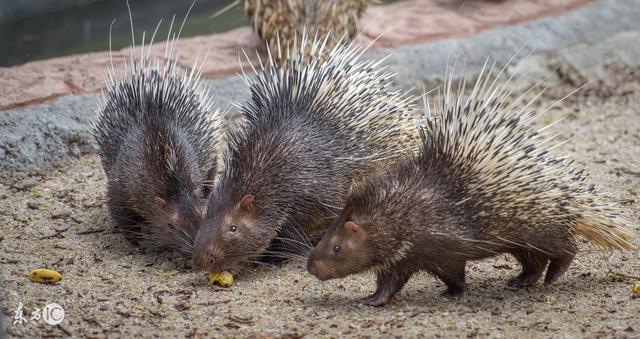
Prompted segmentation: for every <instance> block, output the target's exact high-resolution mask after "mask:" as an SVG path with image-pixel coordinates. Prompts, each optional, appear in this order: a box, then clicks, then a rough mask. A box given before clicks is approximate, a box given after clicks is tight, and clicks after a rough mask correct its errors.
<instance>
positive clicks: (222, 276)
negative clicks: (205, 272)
mask: <svg viewBox="0 0 640 339" xmlns="http://www.w3.org/2000/svg"><path fill="white" fill-rule="evenodd" d="M215 283H217V284H218V285H220V286H222V287H229V286H231V284H233V276H232V275H231V273H229V272H227V271H224V272H209V285H213V284H215Z"/></svg>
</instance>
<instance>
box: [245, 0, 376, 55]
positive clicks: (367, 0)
mask: <svg viewBox="0 0 640 339" xmlns="http://www.w3.org/2000/svg"><path fill="white" fill-rule="evenodd" d="M377 2H378V1H377V0H331V1H316V0H244V11H245V13H246V14H247V17H248V18H249V19H250V20H251V25H252V27H253V30H254V31H256V32H257V34H258V36H259V37H260V39H262V40H263V41H265V42H266V44H267V46H268V47H269V48H270V49H271V51H272V52H274V51H277V50H278V49H279V48H280V46H291V45H293V44H294V43H299V41H295V40H296V39H299V38H300V37H301V36H302V33H303V31H305V30H306V31H307V32H317V33H318V35H319V36H326V35H329V34H330V36H331V37H330V38H329V39H328V41H327V44H328V45H327V48H328V49H332V48H333V46H335V45H336V44H337V43H338V41H340V40H341V39H343V40H350V39H352V38H353V37H354V36H355V35H356V33H357V30H358V20H359V19H360V16H361V15H362V13H363V12H364V11H365V9H366V8H367V7H368V6H370V5H371V4H373V3H377Z"/></svg>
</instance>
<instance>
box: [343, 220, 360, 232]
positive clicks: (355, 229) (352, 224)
mask: <svg viewBox="0 0 640 339" xmlns="http://www.w3.org/2000/svg"><path fill="white" fill-rule="evenodd" d="M344 228H346V229H348V230H349V231H351V232H354V233H358V232H362V228H361V227H360V225H358V224H356V223H355V222H353V221H347V222H345V223H344Z"/></svg>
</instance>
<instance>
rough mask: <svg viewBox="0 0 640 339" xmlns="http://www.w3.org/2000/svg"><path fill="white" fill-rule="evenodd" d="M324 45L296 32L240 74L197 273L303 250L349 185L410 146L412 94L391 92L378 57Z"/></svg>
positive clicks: (414, 142) (198, 245)
mask: <svg viewBox="0 0 640 339" xmlns="http://www.w3.org/2000/svg"><path fill="white" fill-rule="evenodd" d="M327 39H328V37H325V38H324V39H319V38H316V39H313V41H310V40H308V38H307V36H306V35H303V37H302V39H301V43H300V45H294V46H293V47H292V48H291V49H289V55H287V57H286V58H270V61H269V63H270V65H269V67H266V68H263V69H262V70H261V71H259V72H257V74H256V77H255V78H254V77H249V76H246V77H245V81H246V82H247V84H248V86H249V89H250V93H251V98H250V100H249V101H248V102H247V103H245V104H244V105H243V106H242V107H241V111H242V112H243V114H244V118H245V122H244V128H243V129H241V130H238V131H231V132H230V133H229V134H228V135H227V137H226V140H228V152H227V154H225V155H224V162H225V165H224V171H223V172H222V174H221V176H220V178H219V181H218V183H217V185H216V187H215V188H214V192H213V194H212V197H213V199H212V200H211V201H212V203H211V204H210V205H209V206H208V211H207V215H206V217H205V220H204V222H203V224H202V227H201V228H200V231H199V232H198V235H197V237H196V242H195V247H194V256H193V262H194V265H195V266H196V267H199V268H201V269H204V270H207V271H223V270H230V271H232V272H237V271H238V270H239V269H241V267H242V266H243V265H244V264H245V263H246V262H248V261H254V260H256V258H257V257H258V256H260V255H261V254H263V253H265V250H266V249H267V248H268V247H269V245H270V244H271V245H274V246H275V245H277V244H272V242H273V241H274V240H278V241H281V245H283V246H284V245H287V244H290V245H293V246H292V247H296V245H295V244H299V245H300V244H301V243H302V244H303V245H301V246H304V245H307V246H309V245H310V244H309V242H314V241H315V240H317V239H318V238H319V237H320V236H321V234H322V232H324V230H325V229H326V227H327V226H328V225H329V224H330V223H331V220H332V217H333V215H334V214H333V213H334V212H333V211H332V208H334V207H335V206H339V205H341V204H342V203H343V198H344V197H345V194H346V193H347V192H348V188H349V186H350V185H351V183H352V181H353V180H355V179H358V178H360V177H362V176H364V175H367V174H369V173H371V172H373V171H376V170H378V169H383V168H384V167H385V166H386V165H389V164H392V163H393V162H394V161H395V159H396V158H397V157H398V156H400V155H403V154H405V153H406V152H408V151H410V150H414V151H416V150H417V148H418V140H419V137H418V133H417V130H416V128H415V126H414V122H413V121H414V118H415V116H416V115H415V112H414V110H415V107H414V104H413V101H415V98H413V97H411V96H408V95H405V94H401V93H400V92H399V91H395V90H392V89H391V88H390V80H389V77H390V76H391V74H390V73H386V71H385V70H384V67H381V66H380V63H381V62H382V61H362V60H360V56H361V53H363V51H361V50H359V49H357V48H356V47H355V46H353V45H352V44H351V45H339V46H337V47H335V48H333V49H332V50H330V51H328V52H327V53H325V51H324V49H323V48H324V46H325V45H324V44H325V42H326V40H327ZM298 46H301V47H298ZM306 48H310V52H309V53H307V51H306V50H305V49H306ZM321 54H324V55H325V56H326V57H325V58H323V59H322V60H321V59H320V58H318V57H317V56H318V55H321ZM305 55H309V56H311V57H310V58H309V59H307V57H306V56H305ZM309 238H310V239H309ZM285 247H286V246H285ZM273 248H274V247H272V249H273ZM309 249H310V248H305V249H300V248H298V250H303V251H304V250H307V251H308V250H309ZM285 250H287V251H290V250H292V248H286V249H285ZM294 250H295V249H294ZM294 252H295V251H294ZM276 255H281V253H276Z"/></svg>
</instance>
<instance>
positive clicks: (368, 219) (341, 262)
mask: <svg viewBox="0 0 640 339" xmlns="http://www.w3.org/2000/svg"><path fill="white" fill-rule="evenodd" d="M377 184H380V185H384V183H383V182H381V181H376V184H374V183H365V184H364V185H363V186H361V187H358V186H356V187H354V188H353V189H352V192H351V194H350V196H349V198H348V199H347V201H346V205H345V208H344V209H343V210H342V212H341V213H340V216H339V217H338V218H337V219H336V220H335V222H334V223H333V224H332V225H331V227H330V228H329V230H328V231H327V232H326V233H325V234H324V236H323V237H322V239H321V240H320V241H319V242H318V244H317V245H316V246H315V247H314V248H313V250H312V251H311V254H310V255H309V258H308V260H307V270H308V271H309V273H311V274H312V275H314V276H315V277H317V278H318V279H320V280H329V279H338V278H344V277H346V276H348V275H351V274H356V273H359V272H363V271H366V270H369V269H373V268H375V267H379V266H381V265H384V263H385V262H387V261H388V260H391V259H392V258H388V257H389V256H394V255H395V254H397V253H399V251H401V247H403V246H405V245H406V241H403V238H404V237H403V236H402V234H395V233H400V232H401V231H402V229H401V228H402V227H401V225H397V224H398V220H397V219H396V218H395V217H394V216H390V215H389V214H390V213H386V212H385V211H389V210H390V209H392V208H393V206H388V203H389V201H388V200H387V201H384V200H381V199H372V198H371V194H375V192H377V191H378V190H377V189H376V187H375V186H376V185H377ZM378 188H379V187H378ZM405 203H407V202H405ZM381 211H382V212H381ZM391 214H393V213H391ZM400 219H402V218H400ZM385 230H386V231H385ZM388 233H394V234H393V235H392V236H390V234H388Z"/></svg>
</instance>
